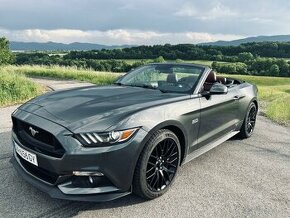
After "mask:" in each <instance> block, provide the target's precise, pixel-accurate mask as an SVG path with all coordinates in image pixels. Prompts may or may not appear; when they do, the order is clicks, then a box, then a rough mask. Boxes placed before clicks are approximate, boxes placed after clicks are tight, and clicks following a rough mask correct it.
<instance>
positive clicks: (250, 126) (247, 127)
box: [238, 102, 258, 139]
mask: <svg viewBox="0 0 290 218" xmlns="http://www.w3.org/2000/svg"><path fill="white" fill-rule="evenodd" d="M257 112H258V108H257V106H256V104H255V103H254V102H251V104H250V105H249V107H248V111H247V113H246V117H245V119H244V122H243V125H242V127H241V130H240V133H239V134H238V136H239V138H241V139H245V138H249V137H251V136H252V134H253V132H254V128H255V125H256V117H257Z"/></svg>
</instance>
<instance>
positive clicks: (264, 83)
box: [227, 75, 290, 125]
mask: <svg viewBox="0 0 290 218" xmlns="http://www.w3.org/2000/svg"><path fill="white" fill-rule="evenodd" d="M227 76H228V77H233V78H238V79H241V80H245V81H248V82H250V83H253V84H256V85H257V86H258V89H259V92H258V96H259V100H260V101H261V106H262V108H261V109H262V111H263V112H264V113H265V114H266V116H267V117H269V118H270V119H272V120H274V121H277V122H279V123H282V124H286V125H290V78H282V77H264V76H246V75H227Z"/></svg>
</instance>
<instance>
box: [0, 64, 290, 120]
mask: <svg viewBox="0 0 290 218" xmlns="http://www.w3.org/2000/svg"><path fill="white" fill-rule="evenodd" d="M201 63H202V64H205V61H200V62H199V64H201ZM207 63H210V62H207ZM0 75H1V77H0V85H1V87H0V106H5V105H10V104H15V103H19V102H23V101H26V100H28V99H29V98H32V97H34V96H36V95H39V94H40V93H42V92H43V88H42V87H41V86H39V85H37V84H35V83H33V82H31V81H29V80H28V79H27V78H26V77H50V78H57V79H72V80H80V81H87V82H92V83H94V84H97V85H105V84H111V83H112V82H113V81H114V80H116V79H117V78H118V77H119V76H120V75H122V74H120V73H109V72H96V71H92V70H82V69H77V68H73V67H58V66H52V67H47V66H25V65H24V66H5V67H1V68H0ZM226 76H229V77H234V78H239V79H242V80H245V81H248V82H251V83H254V84H256V85H257V86H258V89H259V99H260V102H261V104H260V105H261V109H262V111H263V112H264V113H265V114H266V116H268V117H269V118H270V119H272V120H274V121H277V122H279V123H282V124H287V125H289V124H290V78H282V77H262V76H245V75H226Z"/></svg>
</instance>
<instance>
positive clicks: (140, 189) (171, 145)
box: [133, 129, 181, 200]
mask: <svg viewBox="0 0 290 218" xmlns="http://www.w3.org/2000/svg"><path fill="white" fill-rule="evenodd" d="M180 154H181V152H180V143H179V140H178V138H177V136H176V135H175V134H174V133H173V132H172V131H170V130H167V129H161V130H158V131H157V132H155V133H154V134H153V135H152V137H151V138H150V139H149V140H148V142H147V143H146V144H145V146H144V149H143V151H142V152H141V154H140V157H139V159H138V162H137V165H136V169H135V173H134V179H133V192H134V193H135V194H137V195H139V196H140V197H142V198H144V199H147V200H151V199H154V198H157V197H159V196H161V195H163V194H164V193H165V192H166V191H167V190H168V189H169V187H170V186H171V185H172V183H173V181H174V179H175V176H176V173H177V171H178V168H179V165H180V157H181V155H180Z"/></svg>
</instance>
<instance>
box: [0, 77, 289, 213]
mask: <svg viewBox="0 0 290 218" xmlns="http://www.w3.org/2000/svg"><path fill="white" fill-rule="evenodd" d="M42 82H43V84H45V83H46V85H49V86H50V87H52V88H53V89H62V88H68V87H74V86H81V85H84V83H77V82H72V81H69V82H67V83H66V82H64V81H62V82H61V81H53V80H50V81H47V80H46V81H45V83H44V81H43V80H42ZM58 83H59V84H58ZM66 84H67V85H66ZM85 85H88V84H85ZM15 108H16V107H15V106H14V107H7V108H0V171H1V173H0V175H1V176H0V217H70V216H74V215H77V216H79V217H155V218H158V217H290V129H289V128H287V127H283V126H280V125H277V124H275V123H273V122H271V121H269V120H268V119H266V118H264V117H262V116H258V121H257V125H256V129H255V133H254V135H253V136H252V137H251V138H250V139H247V140H243V141H240V140H229V141H227V142H225V143H223V144H221V145H220V146H218V147H216V148H215V149H213V150H211V151H209V152H207V153H206V154H204V155H202V156H200V157H199V158H197V159H195V160H193V161H191V162H189V163H187V164H186V165H184V166H182V167H181V168H180V171H179V173H178V177H177V179H176V180H175V183H174V184H173V186H172V187H171V189H170V190H169V191H168V192H167V193H166V194H165V195H164V196H162V197H160V198H158V199H156V200H152V201H143V200H142V199H140V198H138V197H136V196H134V195H130V196H127V197H124V198H121V199H118V200H115V201H112V202H107V203H100V204H97V203H87V202H86V203H84V202H70V201H63V200H55V199H51V198H49V197H48V196H47V195H46V194H44V193H41V192H40V191H38V190H36V189H35V188H33V187H32V186H30V185H29V184H28V183H26V182H25V181H24V180H23V179H22V178H21V177H19V176H18V175H17V173H16V171H15V170H14V169H13V168H12V165H11V163H10V162H9V159H10V157H11V156H12V149H11V142H10V137H11V132H10V128H11V122H10V114H11V113H12V111H13V110H14V109H15Z"/></svg>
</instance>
